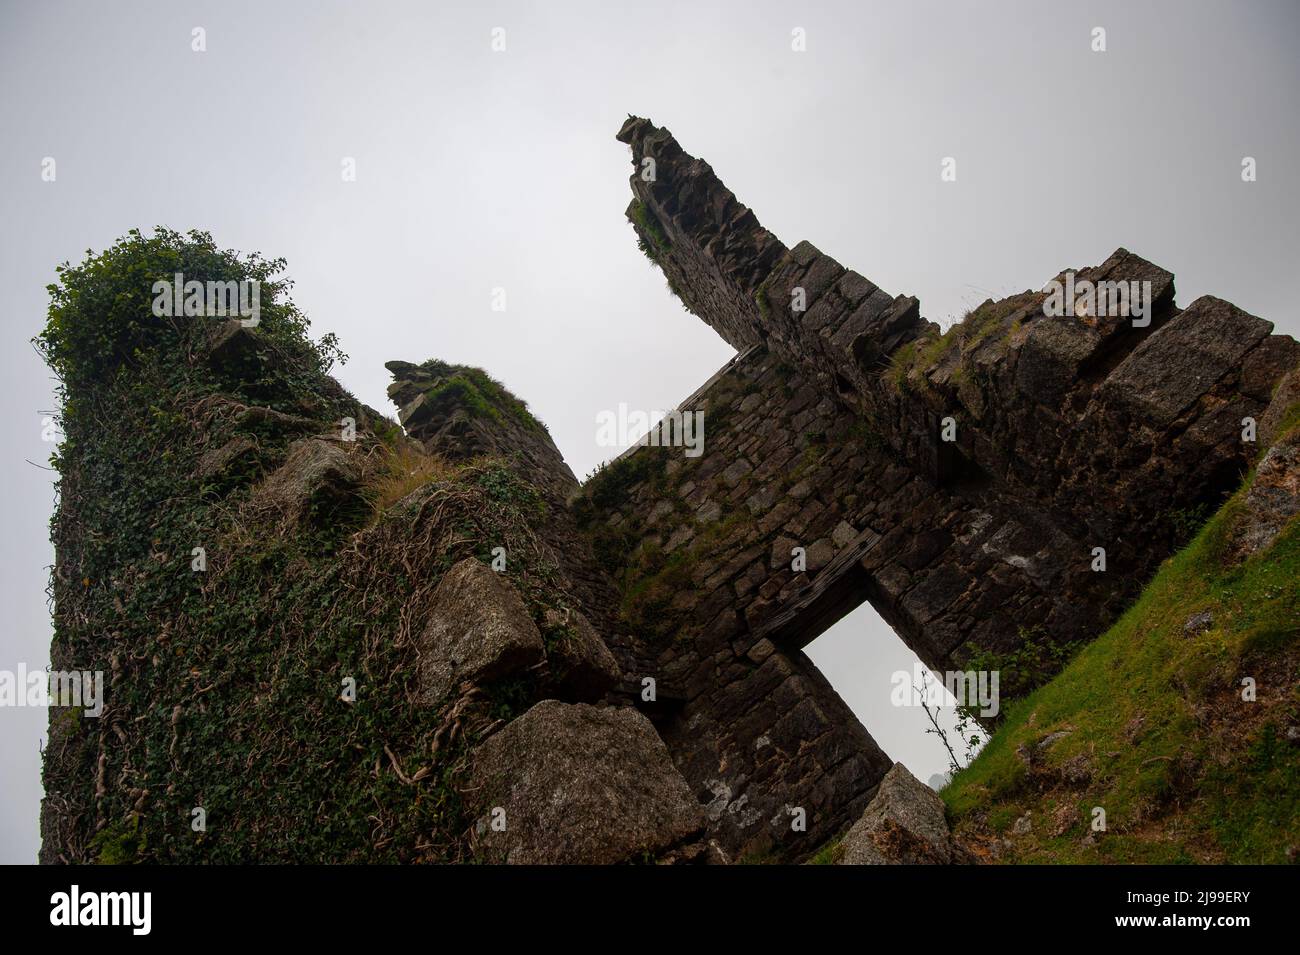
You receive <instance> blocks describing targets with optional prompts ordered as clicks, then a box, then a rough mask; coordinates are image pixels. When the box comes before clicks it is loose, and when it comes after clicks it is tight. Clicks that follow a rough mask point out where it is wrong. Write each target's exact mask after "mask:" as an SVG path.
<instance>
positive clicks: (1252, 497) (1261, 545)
mask: <svg viewBox="0 0 1300 955" xmlns="http://www.w3.org/2000/svg"><path fill="white" fill-rule="evenodd" d="M1297 514H1300V428H1292V429H1291V430H1290V431H1289V432H1287V434H1285V435H1284V436H1283V437H1282V438H1281V440H1279V441H1278V442H1277V443H1276V444H1274V445H1273V447H1271V448H1269V450H1268V452H1267V453H1266V454H1265V455H1264V460H1262V461H1261V462H1260V463H1259V467H1258V468H1256V469H1255V480H1254V482H1253V483H1252V484H1251V486H1250V490H1249V491H1248V492H1247V493H1246V506H1245V507H1244V508H1243V513H1242V515H1241V523H1240V525H1239V526H1238V528H1237V534H1236V541H1237V556H1238V558H1241V559H1244V558H1247V557H1250V556H1251V555H1252V554H1256V553H1258V552H1259V551H1261V550H1264V549H1265V548H1267V547H1268V546H1269V545H1270V544H1272V543H1273V541H1274V540H1276V539H1277V535H1278V534H1279V533H1281V531H1282V528H1284V527H1285V526H1286V525H1287V524H1289V523H1290V522H1291V520H1292V519H1293V518H1294V517H1295V516H1296V515H1297Z"/></svg>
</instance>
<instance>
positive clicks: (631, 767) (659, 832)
mask: <svg viewBox="0 0 1300 955" xmlns="http://www.w3.org/2000/svg"><path fill="white" fill-rule="evenodd" d="M465 794H466V795H465V798H466V805H467V806H468V807H469V808H470V811H471V812H472V813H473V814H474V815H475V816H476V817H477V818H478V821H477V822H476V823H475V826H474V841H475V847H476V852H477V854H478V855H479V857H480V858H482V859H484V860H485V861H489V862H494V863H502V862H504V863H510V864H516V865H530V864H585V865H606V864H612V863H619V862H637V861H652V860H657V859H659V858H661V857H664V856H667V855H668V854H669V853H670V852H671V851H672V850H674V849H677V848H679V847H681V846H683V845H684V844H685V843H687V842H690V841H693V839H694V837H696V836H697V835H698V834H699V833H700V832H701V830H702V829H703V827H704V810H703V809H702V808H701V806H700V804H699V803H698V802H697V801H696V800H695V798H694V797H693V796H692V795H691V790H690V787H689V786H688V785H687V783H686V780H685V779H683V778H682V774H681V773H680V772H678V770H677V768H676V767H675V766H674V765H673V763H672V760H671V759H670V758H669V756H668V749H667V747H665V746H664V744H663V741H662V740H661V739H660V738H659V736H658V734H657V733H656V732H655V730H654V727H653V726H652V725H651V723H650V721H649V720H648V719H646V718H645V717H644V716H643V715H641V714H640V713H638V712H637V711H636V710H634V709H631V708H626V707H622V708H604V709H602V708H598V707H595V706H589V705H587V704H585V703H572V704H570V703H561V702H559V701H558V700H543V701H542V702H541V703H538V704H537V705H536V706H534V707H533V708H532V709H530V710H529V711H528V712H527V713H525V714H524V715H523V716H521V717H519V718H518V719H516V720H514V721H512V722H511V723H509V724H507V725H506V727H505V728H504V729H502V730H500V731H499V732H497V733H495V734H494V735H492V736H491V737H489V738H488V739H487V740H486V741H485V742H484V743H482V744H481V745H479V746H478V747H477V748H476V749H475V750H474V751H473V753H472V754H471V758H470V768H469V777H468V782H467V785H466V789H465ZM494 822H495V823H496V825H495V826H494V824H493V823H494Z"/></svg>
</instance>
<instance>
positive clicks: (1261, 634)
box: [942, 475, 1300, 863]
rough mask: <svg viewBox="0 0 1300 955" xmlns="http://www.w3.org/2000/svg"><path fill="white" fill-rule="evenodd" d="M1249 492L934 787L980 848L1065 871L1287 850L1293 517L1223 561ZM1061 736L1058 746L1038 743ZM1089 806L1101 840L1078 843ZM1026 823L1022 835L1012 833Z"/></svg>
mask: <svg viewBox="0 0 1300 955" xmlns="http://www.w3.org/2000/svg"><path fill="white" fill-rule="evenodd" d="M1252 477H1253V475H1252ZM1248 484H1249V478H1248V480H1247V485H1248ZM1245 493H1246V488H1245V487H1243V488H1242V490H1240V491H1239V492H1238V493H1237V495H1236V496H1235V497H1234V498H1233V499H1232V500H1231V501H1229V502H1228V503H1227V504H1226V505H1225V506H1224V507H1223V508H1222V509H1221V510H1220V512H1219V513H1218V514H1217V515H1216V516H1215V517H1214V518H1213V519H1212V520H1211V521H1210V522H1209V523H1208V524H1207V525H1206V526H1205V527H1204V528H1203V529H1202V530H1201V532H1200V533H1199V535H1198V536H1197V537H1196V538H1195V540H1193V541H1192V543H1191V544H1189V545H1188V546H1187V547H1186V548H1185V549H1184V550H1182V551H1181V552H1180V553H1178V554H1177V555H1175V556H1174V557H1172V558H1170V559H1169V560H1168V561H1166V562H1165V564H1164V565H1163V566H1162V567H1161V569H1160V571H1159V573H1158V574H1157V576H1156V577H1155V579H1154V580H1153V581H1152V582H1151V583H1150V584H1149V585H1148V586H1147V588H1146V589H1145V591H1144V592H1143V594H1142V596H1141V598H1140V599H1139V600H1138V601H1137V603H1136V604H1134V606H1133V607H1131V608H1130V609H1129V611H1128V612H1127V613H1126V614H1125V615H1124V616H1123V617H1122V618H1121V619H1120V620H1119V621H1118V622H1117V623H1116V624H1115V625H1114V626H1113V627H1111V629H1110V630H1109V631H1108V632H1106V633H1105V634H1104V635H1103V636H1101V637H1100V638H1099V639H1097V640H1096V641H1094V642H1093V643H1091V644H1090V645H1088V646H1087V647H1085V648H1084V649H1083V650H1081V651H1080V652H1079V654H1078V656H1076V657H1075V658H1074V660H1073V661H1072V662H1071V663H1070V664H1069V666H1068V667H1066V669H1065V670H1063V671H1062V672H1061V673H1060V674H1059V675H1058V676H1057V677H1056V678H1055V679H1054V680H1052V681H1051V682H1050V683H1048V684H1046V685H1045V686H1043V687H1041V688H1040V689H1039V690H1037V691H1035V692H1034V693H1033V694H1031V695H1030V696H1028V697H1026V698H1025V699H1023V700H1021V701H1020V702H1019V703H1017V704H1015V705H1014V706H1013V707H1012V708H1011V709H1010V711H1009V712H1008V714H1007V718H1006V721H1005V723H1004V724H1003V725H1002V726H1001V728H1000V729H999V730H998V732H997V733H996V734H995V735H994V736H993V738H992V740H990V742H989V743H988V745H987V746H986V748H985V749H984V751H983V752H982V753H981V754H980V755H979V757H978V758H977V759H976V760H975V761H974V762H973V763H972V764H971V765H970V766H969V767H967V768H966V769H965V770H963V771H962V772H961V773H959V774H958V775H957V777H956V779H954V781H953V782H952V783H951V784H950V785H949V786H948V787H947V789H946V790H945V791H944V792H943V794H942V795H943V798H944V800H945V802H946V804H947V806H948V809H949V813H950V816H951V818H952V820H953V822H954V825H955V829H956V832H957V834H958V837H959V838H961V839H963V840H964V841H966V842H968V844H970V845H971V847H972V848H973V850H974V851H975V852H976V854H977V855H979V856H981V857H984V858H986V859H988V860H990V861H1003V862H1075V863H1079V862H1082V863H1088V862H1094V863H1106V862H1148V863H1163V862H1213V861H1223V862H1242V863H1245V862H1285V861H1288V855H1289V854H1288V848H1290V849H1291V853H1290V854H1291V855H1294V852H1295V847H1296V846H1300V742H1297V741H1288V740H1287V730H1288V727H1295V726H1297V724H1300V689H1298V685H1297V675H1298V672H1300V665H1298V664H1300V521H1294V520H1293V521H1292V522H1291V524H1290V526H1289V527H1288V528H1287V529H1286V530H1285V531H1284V532H1283V534H1282V535H1280V536H1279V538H1278V539H1277V540H1276V541H1275V542H1274V544H1273V545H1272V547H1271V548H1269V549H1268V550H1266V551H1264V552H1263V553H1260V554H1256V555H1255V556H1254V557H1253V558H1252V559H1251V560H1249V561H1247V562H1246V563H1244V564H1238V565H1234V564H1232V563H1231V562H1230V560H1229V559H1228V556H1227V551H1228V541H1229V538H1230V536H1231V533H1232V528H1233V526H1234V519H1235V517H1236V515H1238V514H1239V513H1240V510H1241V508H1242V507H1243V502H1244V498H1245ZM1206 610H1208V611H1210V612H1211V613H1212V614H1213V625H1212V626H1211V627H1210V628H1209V629H1208V630H1206V631H1204V632H1200V633H1197V634H1195V635H1192V634H1188V633H1186V632H1185V630H1184V625H1185V623H1186V621H1187V620H1188V618H1189V617H1191V616H1192V615H1193V614H1196V613H1199V612H1201V611H1206ZM1245 677H1253V678H1254V680H1255V681H1256V684H1257V700H1256V701H1255V702H1245V701H1243V700H1242V696H1241V694H1242V687H1241V681H1242V679H1243V678H1245ZM1060 732H1067V733H1068V735H1065V736H1062V737H1059V738H1058V739H1056V740H1055V741H1050V742H1048V743H1047V744H1046V745H1044V746H1042V747H1041V748H1036V747H1037V745H1038V744H1039V743H1041V742H1042V741H1043V740H1044V739H1045V738H1046V737H1048V736H1049V735H1050V734H1054V733H1060ZM1018 750H1019V752H1018ZM1027 753H1032V754H1033V756H1032V758H1029V759H1026V758H1025V754H1027ZM1096 806H1100V807H1102V808H1103V809H1104V810H1105V813H1106V824H1107V831H1105V832H1102V833H1097V834H1096V835H1095V836H1091V832H1090V830H1091V826H1090V821H1091V819H1092V814H1093V807H1096ZM1026 812H1031V813H1032V814H1031V816H1030V821H1031V823H1032V825H1031V827H1030V829H1029V831H1028V832H1025V831H1023V829H1024V825H1023V823H1022V825H1021V827H1020V828H1021V830H1022V831H1020V832H1017V831H1016V827H1015V822H1016V820H1018V819H1020V818H1021V817H1023V816H1024V814H1025V813H1026ZM1090 836H1091V837H1090Z"/></svg>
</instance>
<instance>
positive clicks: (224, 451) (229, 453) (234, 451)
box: [194, 435, 257, 481]
mask: <svg viewBox="0 0 1300 955" xmlns="http://www.w3.org/2000/svg"><path fill="white" fill-rule="evenodd" d="M256 451H257V445H256V444H255V443H254V442H253V440H252V439H251V438H248V437H245V436H244V435H236V436H235V437H233V438H231V439H230V440H229V441H227V442H226V443H225V444H223V445H221V446H220V447H216V448H209V449H208V450H207V451H204V452H203V454H201V455H200V456H199V460H198V463H197V464H196V465H195V466H194V473H195V475H196V476H197V477H198V478H199V480H200V481H211V480H213V479H215V478H217V477H220V476H221V475H223V474H225V473H226V472H228V471H230V470H232V469H233V468H234V466H235V464H236V463H237V462H239V461H241V460H242V459H244V458H246V457H247V456H249V455H252V454H254V453H255V452H256Z"/></svg>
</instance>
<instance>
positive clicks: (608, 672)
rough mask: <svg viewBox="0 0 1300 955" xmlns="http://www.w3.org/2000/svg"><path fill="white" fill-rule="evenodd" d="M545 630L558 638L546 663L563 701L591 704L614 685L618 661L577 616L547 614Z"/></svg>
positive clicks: (579, 615) (587, 623)
mask: <svg viewBox="0 0 1300 955" xmlns="http://www.w3.org/2000/svg"><path fill="white" fill-rule="evenodd" d="M546 626H547V629H548V631H550V632H552V633H555V634H558V636H557V637H556V638H555V642H554V643H553V644H552V645H551V649H550V652H549V653H548V654H547V659H548V660H549V661H550V665H551V675H552V677H553V678H554V679H555V681H556V684H557V685H558V686H559V687H560V688H561V690H562V691H563V692H564V694H565V697H566V699H573V700H578V701H582V702H591V701H595V700H598V699H600V698H601V697H602V696H604V695H605V693H607V692H608V691H609V690H611V689H612V688H613V687H614V686H615V685H616V684H617V683H618V681H619V675H620V674H619V667H618V661H617V660H615V659H614V654H612V653H611V652H610V651H609V647H607V646H606V645H605V641H604V640H603V639H602V638H601V636H600V634H599V633H597V632H596V628H595V627H593V626H592V625H591V621H589V620H588V619H587V618H586V617H585V616H584V615H583V614H582V613H581V612H579V611H577V610H570V611H569V612H568V613H561V612H560V611H558V610H549V611H547V613H546Z"/></svg>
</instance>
